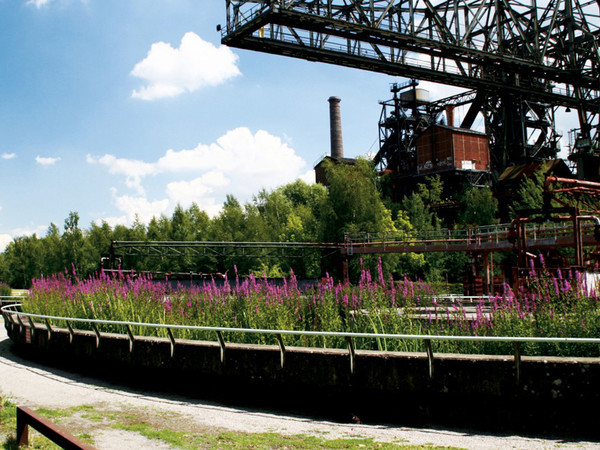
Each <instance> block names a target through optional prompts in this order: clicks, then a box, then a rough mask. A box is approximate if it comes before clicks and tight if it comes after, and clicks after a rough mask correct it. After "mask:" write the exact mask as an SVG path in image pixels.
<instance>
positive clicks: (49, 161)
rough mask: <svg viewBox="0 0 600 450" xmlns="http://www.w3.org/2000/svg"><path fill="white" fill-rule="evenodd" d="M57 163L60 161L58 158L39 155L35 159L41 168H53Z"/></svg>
mask: <svg viewBox="0 0 600 450" xmlns="http://www.w3.org/2000/svg"><path fill="white" fill-rule="evenodd" d="M58 161H60V158H53V157H42V156H39V155H38V156H36V157H35V162H37V163H38V164H41V165H42V166H53V165H54V164H56V163H57V162H58Z"/></svg>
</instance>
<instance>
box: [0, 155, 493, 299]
mask: <svg viewBox="0 0 600 450" xmlns="http://www.w3.org/2000/svg"><path fill="white" fill-rule="evenodd" d="M326 173H327V179H328V182H329V186H328V187H327V188H326V187H324V186H322V185H319V184H313V185H308V184H306V183H304V182H302V181H300V180H298V181H295V182H293V183H290V184H287V185H285V186H282V187H280V188H278V189H275V190H273V191H265V190H263V191H261V192H259V193H258V194H257V195H255V197H254V198H253V200H252V201H251V202H248V203H245V204H241V203H240V202H239V201H238V200H237V199H236V198H234V197H233V196H228V197H227V199H226V201H225V203H224V205H223V208H222V210H221V212H220V213H219V215H218V216H216V217H214V218H211V217H209V216H208V215H207V214H206V212H205V211H202V210H201V209H200V208H199V207H198V206H197V205H195V204H194V205H192V206H191V207H189V208H188V209H185V208H183V207H181V206H177V207H176V208H175V210H174V212H173V214H172V216H171V217H166V216H164V215H163V216H161V217H155V218H153V219H152V220H151V221H150V222H149V223H148V224H143V223H141V222H140V221H135V223H134V224H133V225H131V226H129V227H127V226H124V225H117V226H114V227H111V226H110V225H109V224H108V223H106V222H102V223H99V224H98V223H92V224H91V225H90V227H89V228H87V229H82V228H81V226H80V223H79V215H78V213H77V212H71V213H70V214H69V217H67V219H66V220H65V223H64V229H63V230H62V232H61V230H60V229H59V227H58V226H56V225H55V224H54V223H52V224H50V226H49V227H48V231H47V233H46V235H45V236H43V237H38V236H36V235H35V234H34V235H32V236H25V237H18V238H15V239H14V240H13V241H12V242H11V243H10V244H9V245H8V247H7V248H6V250H5V251H4V252H3V253H2V254H1V255H0V280H2V281H4V282H7V283H8V284H10V285H11V286H12V287H14V288H27V287H29V285H30V283H31V280H32V278H37V277H40V276H41V275H50V274H52V273H57V272H62V271H65V270H66V271H67V272H68V273H73V272H76V273H77V274H78V275H79V276H85V275H87V274H90V273H92V272H95V271H97V270H98V269H99V268H100V262H101V260H102V258H103V257H106V256H108V254H109V252H110V245H111V241H171V240H174V241H253V242H341V241H342V240H343V238H344V233H346V232H361V231H369V232H383V231H399V232H402V231H409V230H412V229H419V230H421V229H436V228H440V227H443V226H444V227H462V226H467V225H482V224H488V223H493V222H495V221H496V217H495V216H496V212H497V201H496V200H495V199H494V197H493V196H492V193H491V191H490V190H489V189H488V188H473V187H466V188H465V189H464V190H463V191H462V192H460V193H457V195H455V196H454V199H453V203H454V204H455V210H456V211H457V212H456V214H454V216H453V218H452V219H448V218H443V217H440V215H439V214H438V213H437V212H436V205H439V204H443V203H444V202H445V201H446V202H447V201H448V199H445V198H442V196H443V186H442V183H441V182H440V180H439V178H435V177H434V178H431V179H430V180H429V182H428V183H427V184H426V185H419V189H418V190H417V191H416V192H414V193H412V194H411V195H409V196H407V197H405V198H404V200H403V201H402V202H401V203H399V204H397V203H392V202H391V201H389V200H388V199H386V198H384V197H383V196H382V195H381V193H380V184H381V182H382V181H381V178H380V177H378V175H377V173H376V171H375V170H374V168H373V167H372V164H371V163H370V162H368V161H366V160H358V161H357V163H356V164H353V165H347V164H339V165H334V164H329V165H327V167H326ZM374 260H375V258H373V260H371V259H367V260H365V261H363V264H371V263H374ZM383 262H384V264H385V268H386V270H388V271H390V272H391V273H393V274H395V275H396V276H398V277H403V276H404V275H406V274H408V275H409V276H413V277H421V278H426V279H427V278H428V279H430V280H436V279H439V278H441V277H442V276H444V277H446V278H448V277H449V280H450V281H458V280H459V279H461V277H462V271H461V270H457V267H461V268H464V267H467V266H468V263H469V260H468V258H467V257H466V256H465V255H462V254H447V253H446V254H430V255H425V256H424V255H416V254H409V255H387V256H386V257H385V258H383ZM123 266H124V268H126V269H136V270H148V271H153V272H190V271H192V272H196V273H215V272H229V274H230V275H231V274H232V272H233V267H234V266H236V268H237V270H238V273H241V274H246V273H248V272H251V271H254V272H258V273H263V272H264V273H266V274H267V275H268V276H280V275H284V274H286V273H289V270H290V267H292V268H293V270H294V272H295V273H296V275H297V276H298V277H310V278H315V277H319V276H322V275H323V274H324V272H325V271H328V272H329V273H330V274H334V275H338V276H339V269H340V260H339V257H338V258H336V257H335V255H334V256H333V257H329V258H321V256H320V255H315V256H314V257H307V258H302V259H300V260H286V259H283V258H279V259H264V258H263V259H259V258H254V259H251V258H233V257H230V258H226V259H217V258H214V257H195V258H192V257H186V258H179V259H166V258H163V259H160V258H149V257H137V258H132V257H130V258H129V259H125V260H124V261H123ZM359 266H360V262H359V261H353V262H352V264H351V272H352V273H354V274H356V273H357V272H358V271H359Z"/></svg>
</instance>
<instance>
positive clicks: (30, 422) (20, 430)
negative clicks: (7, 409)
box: [17, 406, 95, 450]
mask: <svg viewBox="0 0 600 450" xmlns="http://www.w3.org/2000/svg"><path fill="white" fill-rule="evenodd" d="M29 426H31V427H32V428H35V429H36V430H37V431H39V432H40V433H41V434H43V435H44V436H46V437H47V438H48V439H50V440H51V441H52V442H54V443H55V444H57V445H59V446H60V447H62V448H64V449H69V450H70V449H73V450H75V449H81V450H92V449H94V448H95V447H93V446H92V445H90V444H88V443H86V442H84V441H82V440H81V439H79V438H78V437H76V436H73V435H72V434H71V433H69V432H68V431H66V430H65V429H63V428H62V427H61V426H59V425H56V424H55V423H53V422H52V421H50V420H48V419H47V418H46V417H44V416H42V415H40V414H38V413H36V412H35V411H33V410H32V409H30V408H27V407H25V406H17V443H18V446H19V447H21V446H27V445H28V444H29Z"/></svg>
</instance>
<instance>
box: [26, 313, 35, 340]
mask: <svg viewBox="0 0 600 450" xmlns="http://www.w3.org/2000/svg"><path fill="white" fill-rule="evenodd" d="M27 321H28V322H29V326H30V327H31V337H33V336H35V325H34V324H33V320H32V319H31V317H29V316H27Z"/></svg>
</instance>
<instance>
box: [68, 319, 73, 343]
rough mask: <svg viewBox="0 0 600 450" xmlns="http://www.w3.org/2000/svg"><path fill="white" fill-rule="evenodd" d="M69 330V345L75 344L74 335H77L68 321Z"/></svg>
mask: <svg viewBox="0 0 600 450" xmlns="http://www.w3.org/2000/svg"><path fill="white" fill-rule="evenodd" d="M66 322H67V328H68V329H69V344H72V343H73V335H74V334H75V332H74V331H73V327H72V326H71V324H70V323H69V321H68V320H67V321H66Z"/></svg>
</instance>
